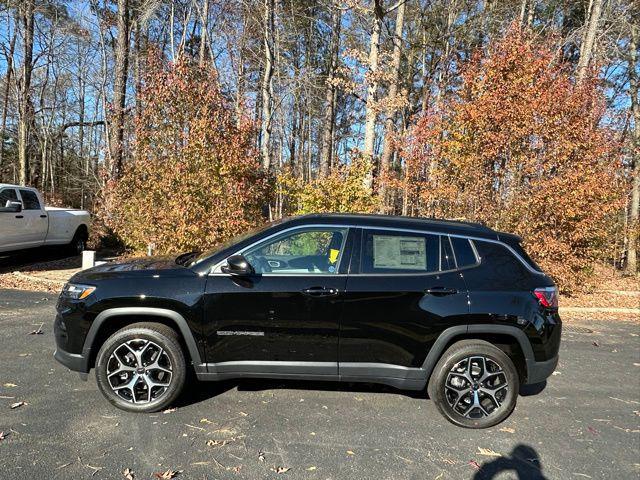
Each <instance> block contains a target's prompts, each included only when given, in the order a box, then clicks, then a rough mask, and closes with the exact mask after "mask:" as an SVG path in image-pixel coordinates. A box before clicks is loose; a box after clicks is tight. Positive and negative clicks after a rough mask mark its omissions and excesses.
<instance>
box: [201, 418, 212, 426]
mask: <svg viewBox="0 0 640 480" xmlns="http://www.w3.org/2000/svg"><path fill="white" fill-rule="evenodd" d="M200 423H208V424H209V425H211V424H212V423H213V422H212V421H211V420H209V419H208V418H201V419H200Z"/></svg>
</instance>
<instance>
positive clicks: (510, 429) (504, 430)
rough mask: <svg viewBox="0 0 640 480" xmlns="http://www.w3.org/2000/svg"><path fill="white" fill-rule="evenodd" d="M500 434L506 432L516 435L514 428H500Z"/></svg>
mask: <svg viewBox="0 0 640 480" xmlns="http://www.w3.org/2000/svg"><path fill="white" fill-rule="evenodd" d="M500 431H501V432H507V433H516V429H515V428H509V427H502V428H501V429H500Z"/></svg>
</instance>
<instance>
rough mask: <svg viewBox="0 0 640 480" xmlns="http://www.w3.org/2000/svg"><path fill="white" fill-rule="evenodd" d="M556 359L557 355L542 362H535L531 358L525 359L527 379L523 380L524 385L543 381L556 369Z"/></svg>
mask: <svg viewBox="0 0 640 480" xmlns="http://www.w3.org/2000/svg"><path fill="white" fill-rule="evenodd" d="M558 359H559V356H558V355H556V356H555V357H553V358H551V359H549V360H545V361H543V362H536V361H535V360H533V359H527V381H526V382H525V385H532V384H534V383H540V382H543V381H545V380H546V379H547V378H548V377H550V376H551V374H552V373H553V372H554V370H555V369H556V366H557V365H558Z"/></svg>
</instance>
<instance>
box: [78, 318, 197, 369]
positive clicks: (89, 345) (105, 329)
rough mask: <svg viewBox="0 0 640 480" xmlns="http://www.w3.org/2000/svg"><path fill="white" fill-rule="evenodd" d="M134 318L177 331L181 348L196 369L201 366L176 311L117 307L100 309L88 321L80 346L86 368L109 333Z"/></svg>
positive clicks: (187, 326) (188, 333) (188, 332)
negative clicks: (89, 324)
mask: <svg viewBox="0 0 640 480" xmlns="http://www.w3.org/2000/svg"><path fill="white" fill-rule="evenodd" d="M137 322H155V323H160V324H163V325H166V326H168V327H170V328H172V329H173V330H175V332H176V333H177V334H178V336H179V338H180V343H181V345H182V348H183V349H184V351H185V353H186V354H188V355H189V358H190V359H191V361H192V362H193V366H194V368H195V369H196V371H198V369H199V367H201V366H204V362H203V361H202V357H201V355H200V351H199V350H198V345H197V343H196V341H195V338H194V337H193V334H192V333H191V330H190V328H189V325H188V323H187V321H186V320H185V319H184V317H183V316H182V315H180V314H179V313H178V312H176V311H174V310H169V309H164V308H152V307H120V308H110V309H107V310H104V311H102V312H100V313H99V314H98V316H97V317H96V318H95V320H94V321H93V323H92V324H91V328H90V329H89V332H88V333H87V337H86V338H85V341H84V346H83V356H84V357H85V358H86V362H87V365H86V369H85V371H87V372H88V371H89V370H90V369H91V368H93V367H94V365H95V361H96V356H97V354H98V350H99V349H100V347H101V346H102V344H103V343H104V341H105V340H106V339H107V338H108V337H109V336H111V335H112V334H113V333H115V332H116V331H118V330H120V329H121V328H124V327H126V326H127V325H131V324H134V323H137Z"/></svg>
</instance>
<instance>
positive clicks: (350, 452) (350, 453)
mask: <svg viewBox="0 0 640 480" xmlns="http://www.w3.org/2000/svg"><path fill="white" fill-rule="evenodd" d="M347 455H355V453H353V452H352V451H351V450H347Z"/></svg>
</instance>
